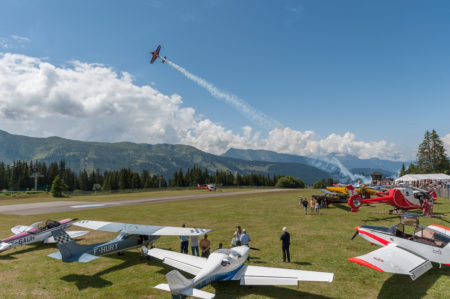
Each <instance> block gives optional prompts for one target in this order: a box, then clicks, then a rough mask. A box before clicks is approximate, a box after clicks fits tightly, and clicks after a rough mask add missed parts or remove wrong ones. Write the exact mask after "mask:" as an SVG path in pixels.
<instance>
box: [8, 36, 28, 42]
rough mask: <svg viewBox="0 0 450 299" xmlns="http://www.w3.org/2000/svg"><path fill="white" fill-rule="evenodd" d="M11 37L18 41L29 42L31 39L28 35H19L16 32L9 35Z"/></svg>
mask: <svg viewBox="0 0 450 299" xmlns="http://www.w3.org/2000/svg"><path fill="white" fill-rule="evenodd" d="M11 38H12V39H13V40H15V41H17V42H19V43H29V42H31V40H30V39H29V38H28V37H25V36H20V35H17V34H13V35H11Z"/></svg>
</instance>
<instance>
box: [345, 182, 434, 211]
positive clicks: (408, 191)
mask: <svg viewBox="0 0 450 299" xmlns="http://www.w3.org/2000/svg"><path fill="white" fill-rule="evenodd" d="M347 190H348V193H349V199H348V202H347V204H348V205H349V206H350V207H351V208H352V212H355V213H356V212H358V209H359V208H360V207H361V205H362V204H371V203H387V204H389V205H391V206H393V207H394V208H395V209H396V210H414V209H421V208H422V203H423V201H424V200H428V199H433V200H436V199H437V195H436V192H435V191H434V190H430V191H428V192H427V191H425V190H422V189H413V188H411V187H396V188H392V189H389V190H388V191H387V192H386V193H385V196H381V197H375V198H367V199H362V198H361V196H360V195H359V194H358V193H356V192H355V189H354V188H353V186H352V185H348V186H347Z"/></svg>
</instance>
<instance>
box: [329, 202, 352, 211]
mask: <svg viewBox="0 0 450 299" xmlns="http://www.w3.org/2000/svg"><path fill="white" fill-rule="evenodd" d="M333 205H334V206H335V207H336V208H338V209H341V210H344V211H349V212H350V211H351V210H352V209H351V208H350V207H349V206H348V205H347V204H343V203H334V204H333Z"/></svg>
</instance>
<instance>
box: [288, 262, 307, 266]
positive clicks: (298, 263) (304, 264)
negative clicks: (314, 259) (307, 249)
mask: <svg viewBox="0 0 450 299" xmlns="http://www.w3.org/2000/svg"><path fill="white" fill-rule="evenodd" d="M292 263H293V264H296V265H299V266H311V265H312V264H311V263H309V262H292Z"/></svg>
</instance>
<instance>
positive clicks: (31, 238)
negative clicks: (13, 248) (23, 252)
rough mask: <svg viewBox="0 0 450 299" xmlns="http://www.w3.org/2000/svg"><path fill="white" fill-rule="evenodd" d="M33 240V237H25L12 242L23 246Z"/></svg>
mask: <svg viewBox="0 0 450 299" xmlns="http://www.w3.org/2000/svg"><path fill="white" fill-rule="evenodd" d="M33 240H34V236H26V237H23V238H20V239H18V240H17V241H15V242H14V244H17V245H23V244H27V243H29V242H31V241H33Z"/></svg>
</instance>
